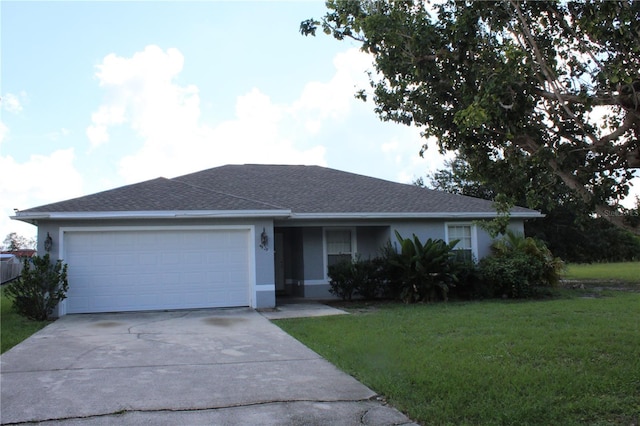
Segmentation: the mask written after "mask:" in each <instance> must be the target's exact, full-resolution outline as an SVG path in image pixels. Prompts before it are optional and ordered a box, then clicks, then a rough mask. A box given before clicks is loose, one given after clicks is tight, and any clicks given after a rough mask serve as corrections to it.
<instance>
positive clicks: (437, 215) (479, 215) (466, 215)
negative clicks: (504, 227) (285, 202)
mask: <svg viewBox="0 0 640 426" xmlns="http://www.w3.org/2000/svg"><path fill="white" fill-rule="evenodd" d="M497 216H498V215H497V214H496V213H493V212H433V213H421V212H417V213H414V212H408V213H376V212H370V213H293V214H292V215H291V219H493V218H495V217H497ZM544 216H545V215H544V214H542V213H539V212H513V213H511V214H510V215H509V217H510V218H512V219H535V218H542V217H544Z"/></svg>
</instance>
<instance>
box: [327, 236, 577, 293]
mask: <svg viewBox="0 0 640 426" xmlns="http://www.w3.org/2000/svg"><path fill="white" fill-rule="evenodd" d="M396 238H397V239H398V242H399V245H400V246H399V250H396V249H395V248H394V247H393V246H392V245H391V243H388V244H387V245H386V246H385V247H383V249H382V250H381V254H380V256H379V257H376V258H373V259H360V258H356V259H353V260H351V261H343V262H340V263H338V264H335V265H331V266H329V278H330V290H329V291H330V292H331V293H332V294H334V295H336V296H338V297H340V298H342V299H343V300H352V298H353V297H354V296H358V297H362V298H365V299H376V298H383V299H393V300H401V301H403V302H405V303H416V302H431V301H438V300H447V299H448V298H449V297H456V298H464V299H476V298H493V297H509V298H528V297H536V296H538V295H540V294H542V293H543V292H545V291H546V290H548V289H549V288H551V287H554V286H556V285H557V283H558V282H559V279H560V274H561V272H562V269H563V268H564V265H563V263H562V261H561V260H560V259H558V258H555V257H553V255H552V254H551V252H550V251H549V250H548V249H547V247H546V246H545V245H544V243H543V242H541V241H539V240H535V239H533V238H524V237H523V236H520V235H516V234H514V233H510V232H509V233H507V234H506V235H505V236H504V237H503V238H502V239H500V240H497V241H496V242H495V243H494V244H493V246H492V255H491V256H488V257H486V258H484V259H482V260H481V261H480V262H479V263H477V264H476V263H475V262H473V261H471V260H465V259H463V258H461V256H459V253H460V252H458V251H456V250H455V245H456V244H457V241H453V242H451V243H448V244H447V243H446V242H444V241H443V240H440V239H428V240H427V241H426V242H424V243H422V242H421V241H420V240H419V238H418V237H417V236H415V235H414V236H413V238H403V237H402V236H401V235H400V234H398V233H397V232H396Z"/></svg>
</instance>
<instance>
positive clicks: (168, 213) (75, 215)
mask: <svg viewBox="0 0 640 426" xmlns="http://www.w3.org/2000/svg"><path fill="white" fill-rule="evenodd" d="M289 216H291V210H158V211H115V212H110V211H105V212H33V213H27V212H24V213H23V212H19V213H17V214H16V215H15V216H10V218H11V219H13V220H21V221H23V222H29V223H34V222H35V221H38V220H91V219H100V220H104V219H199V218H256V217H268V218H286V217H289Z"/></svg>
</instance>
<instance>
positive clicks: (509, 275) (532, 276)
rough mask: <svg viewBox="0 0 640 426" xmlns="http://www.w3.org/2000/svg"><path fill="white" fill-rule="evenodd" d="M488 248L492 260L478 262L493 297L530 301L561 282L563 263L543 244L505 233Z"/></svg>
mask: <svg viewBox="0 0 640 426" xmlns="http://www.w3.org/2000/svg"><path fill="white" fill-rule="evenodd" d="M491 248H492V251H493V254H492V256H489V257H486V258H484V259H482V260H481V261H480V264H479V271H480V275H481V277H482V281H483V283H484V285H485V286H486V287H487V289H488V290H489V291H490V292H491V293H493V295H494V296H507V297H513V298H526V297H532V296H535V295H537V294H538V293H539V292H540V290H541V289H542V288H549V287H554V286H556V285H557V284H558V282H559V281H560V276H561V273H562V270H563V269H564V263H563V262H562V261H561V260H560V259H559V258H556V257H554V256H553V254H552V253H551V251H549V249H548V248H547V247H546V245H545V244H544V243H543V242H542V241H539V240H535V239H533V238H530V237H528V238H525V237H524V236H522V235H517V234H515V233H513V232H511V231H508V232H507V234H506V235H505V236H504V238H502V239H501V240H497V241H495V242H494V243H493V245H492V247H491Z"/></svg>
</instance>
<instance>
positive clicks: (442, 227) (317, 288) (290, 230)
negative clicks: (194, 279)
mask: <svg viewBox="0 0 640 426" xmlns="http://www.w3.org/2000/svg"><path fill="white" fill-rule="evenodd" d="M447 224H470V225H472V226H473V227H474V236H475V240H476V244H477V258H478V259H481V258H482V257H485V256H487V255H489V254H490V246H491V242H492V238H491V237H490V235H489V234H488V233H487V232H486V231H484V230H483V229H482V228H480V227H479V226H477V225H476V224H475V223H474V222H473V221H464V220H460V221H458V220H456V221H445V220H418V219H416V220H397V221H381V220H378V221H373V220H372V221H326V222H314V223H305V222H303V221H298V222H287V225H286V226H282V225H280V226H278V225H279V223H276V226H278V228H277V229H278V232H282V233H283V235H284V238H285V241H286V244H285V247H284V255H285V259H286V261H285V268H284V273H285V284H286V287H287V291H288V292H289V294H291V295H293V296H298V297H306V298H320V299H327V298H333V297H334V296H333V295H331V294H330V293H329V278H328V276H327V266H326V249H325V241H324V239H325V229H327V228H336V227H349V228H351V229H354V230H355V241H356V247H355V251H356V254H357V255H359V256H360V257H361V258H362V259H367V258H373V257H376V256H378V255H379V254H380V248H381V247H382V246H383V245H384V244H386V243H387V242H389V241H390V242H391V244H392V246H394V247H396V249H397V240H396V237H395V231H397V232H398V233H400V235H401V236H402V237H404V238H409V237H411V236H412V235H413V234H415V235H417V236H418V237H419V238H420V240H421V241H423V242H424V241H425V240H427V239H428V238H433V239H438V238H440V239H445V238H446V234H447V233H446V227H447ZM175 226H194V227H198V226H221V227H224V226H246V227H248V228H250V229H252V235H253V239H254V241H253V247H250V250H252V252H253V256H254V264H255V268H254V269H255V270H254V271H253V272H254V273H255V280H254V283H255V284H254V286H253V289H252V290H251V292H252V297H251V304H252V306H253V307H255V308H273V307H275V305H276V290H275V286H276V283H275V266H274V265H275V259H274V221H273V220H272V219H268V218H267V219H263V218H255V219H246V218H244V219H240V218H239V219H158V220H134V219H128V220H77V221H44V220H43V221H40V223H39V224H38V241H37V248H38V253H41V254H44V253H45V250H44V240H45V238H46V236H47V233H48V234H49V235H50V236H51V237H52V239H53V245H52V249H51V252H50V254H51V257H52V259H53V260H56V259H58V258H61V256H62V255H63V251H62V247H61V245H60V243H61V241H62V240H63V238H64V235H63V232H64V230H65V229H67V230H69V229H71V228H77V227H82V228H94V229H99V228H101V227H104V228H109V227H160V228H162V227H166V228H171V227H175ZM509 227H510V228H511V229H512V230H514V231H516V232H520V233H522V232H523V231H524V224H523V221H522V220H512V221H511V222H510V226H509ZM263 229H264V231H265V233H266V234H267V238H268V244H267V247H266V249H263V248H261V247H260V243H261V234H262V231H263ZM62 260H63V261H64V259H62ZM70 284H71V285H72V283H70Z"/></svg>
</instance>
